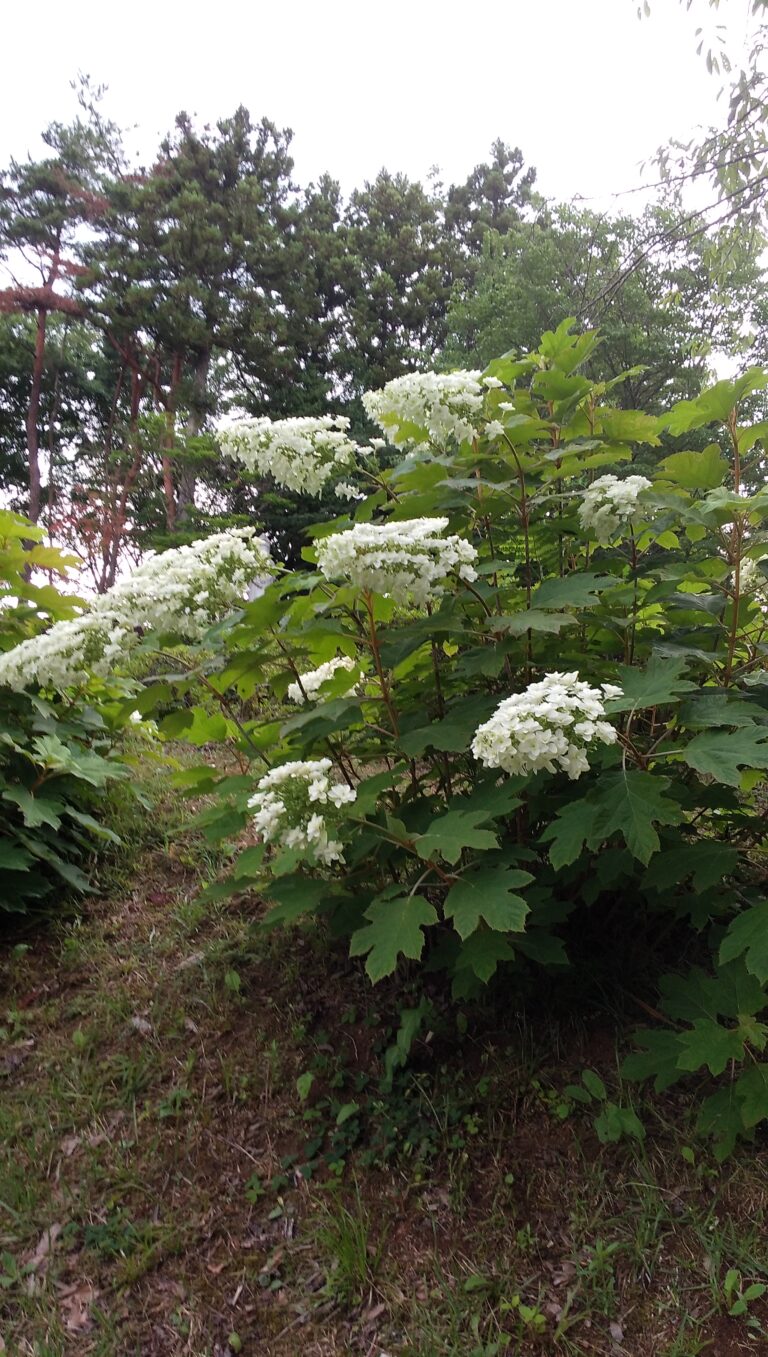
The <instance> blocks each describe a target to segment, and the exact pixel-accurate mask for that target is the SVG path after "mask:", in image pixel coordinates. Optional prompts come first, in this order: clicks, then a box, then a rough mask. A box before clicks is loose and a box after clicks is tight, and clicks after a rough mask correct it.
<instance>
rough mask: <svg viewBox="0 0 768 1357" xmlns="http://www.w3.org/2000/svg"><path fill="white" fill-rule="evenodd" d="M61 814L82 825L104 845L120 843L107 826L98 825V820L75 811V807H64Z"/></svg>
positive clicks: (116, 835) (117, 836) (82, 812)
mask: <svg viewBox="0 0 768 1357" xmlns="http://www.w3.org/2000/svg"><path fill="white" fill-rule="evenodd" d="M62 813H63V814H64V815H68V816H69V818H70V820H74V821H75V822H76V823H77V824H79V825H82V826H83V829H88V830H90V832H91V834H94V835H95V836H96V838H97V839H102V840H103V841H104V842H105V843H115V844H120V843H122V839H121V838H120V835H119V834H116V833H115V831H114V830H113V829H109V828H108V827H107V825H102V824H100V823H99V821H98V820H95V819H94V818H93V816H92V815H87V814H86V813H85V811H83V810H77V809H76V807H75V806H65V807H64V809H63V812H62Z"/></svg>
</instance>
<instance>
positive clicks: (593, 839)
mask: <svg viewBox="0 0 768 1357" xmlns="http://www.w3.org/2000/svg"><path fill="white" fill-rule="evenodd" d="M669 785H670V784H669V779H668V778H665V777H656V776H655V775H654V774H652V773H644V772H639V771H636V770H634V769H631V770H628V771H622V772H619V773H610V774H606V775H604V776H603V777H602V778H601V780H600V782H599V784H598V786H597V788H596V790H595V792H594V793H593V794H592V795H591V796H590V801H591V803H592V805H593V806H594V808H595V820H594V825H593V828H592V831H591V834H590V839H589V843H590V847H593V848H594V847H597V846H598V845H599V843H601V842H602V841H604V840H605V839H608V838H610V837H611V835H612V834H621V835H622V836H623V838H624V842H625V843H626V845H627V848H628V849H629V851H630V853H631V854H632V855H633V857H636V858H637V859H638V860H639V861H640V862H643V863H646V864H647V863H648V862H650V859H651V857H652V856H653V854H654V853H655V852H656V851H657V849H658V847H659V836H658V834H657V833H656V830H655V828H654V826H655V825H657V824H661V825H675V824H679V823H680V821H681V819H682V818H683V812H682V810H681V808H680V806H678V805H677V803H676V802H675V801H672V800H670V799H669V797H667V796H665V792H666V791H667V788H668V787H669Z"/></svg>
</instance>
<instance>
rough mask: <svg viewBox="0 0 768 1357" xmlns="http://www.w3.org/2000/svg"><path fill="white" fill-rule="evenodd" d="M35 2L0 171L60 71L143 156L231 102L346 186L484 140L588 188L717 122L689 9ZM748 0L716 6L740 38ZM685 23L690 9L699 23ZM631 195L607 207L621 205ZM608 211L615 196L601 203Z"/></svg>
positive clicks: (577, 2) (573, 186)
mask: <svg viewBox="0 0 768 1357" xmlns="http://www.w3.org/2000/svg"><path fill="white" fill-rule="evenodd" d="M638 2H639V0H483V3H471V2H470V0H462V3H457V0H269V3H265V0H241V2H240V3H238V0H214V3H211V0H205V3H203V2H202V0H133V3H131V4H129V5H120V6H117V5H114V4H110V3H107V2H106V0H64V3H62V0H55V2H54V0H37V3H35V4H34V5H29V4H17V3H8V4H7V5H6V6H5V7H4V9H5V12H4V14H3V45H4V49H5V51H4V57H5V60H4V62H3V76H2V81H1V82H0V165H2V164H4V163H7V160H8V157H9V156H10V155H15V156H16V157H17V158H22V157H23V156H25V155H26V153H27V152H28V151H31V152H32V153H36V152H37V151H38V149H39V140H38V133H39V131H40V129H41V128H42V127H43V126H44V125H45V124H46V123H47V122H48V121H50V120H52V119H54V118H56V119H60V120H62V121H68V120H69V118H70V116H71V114H72V112H73V110H74V97H73V96H72V95H71V93H70V90H69V86H68V82H69V80H70V79H72V78H73V77H74V76H75V75H76V73H77V72H78V70H81V71H85V72H87V73H88V74H90V75H91V76H92V77H93V79H94V80H95V81H100V82H104V83H106V84H108V85H109V94H108V96H107V104H106V112H107V113H108V114H109V115H110V116H111V117H112V118H113V119H114V120H115V121H116V122H118V123H120V124H121V125H123V126H134V125H135V128H136V130H135V131H134V132H133V133H132V134H131V135H130V136H129V138H128V144H129V145H131V146H134V147H135V148H136V149H137V151H138V152H139V155H140V157H142V158H143V159H145V160H146V159H148V158H149V157H150V156H151V153H152V151H153V149H154V147H155V146H156V144H157V141H158V139H159V137H160V135H161V134H162V133H164V132H165V131H166V130H168V128H169V127H170V126H171V124H172V121H173V116H174V114H175V113H176V112H177V111H178V110H179V109H180V108H185V109H186V110H187V111H188V112H190V113H194V114H197V115H198V117H199V119H200V120H201V121H203V122H205V121H213V120H215V119H216V118H217V117H222V116H225V115H226V114H228V113H230V112H231V111H232V110H233V109H234V108H235V107H236V106H237V104H239V103H244V104H246V105H247V107H248V108H249V109H250V111H251V114H252V116H253V118H254V120H257V119H258V118H260V117H261V116H262V115H266V116H268V117H270V118H272V119H273V120H274V121H275V122H276V123H278V125H280V126H289V127H292V128H293V131H294V134H295V135H294V141H293V147H292V149H293V155H294V159H295V162H296V168H295V176H296V178H298V180H299V182H302V183H305V182H307V181H308V180H309V179H311V178H313V177H316V176H317V175H319V174H320V173H322V171H324V170H328V171H330V173H331V174H332V175H333V176H334V177H335V178H338V179H339V180H340V181H341V184H342V188H343V189H344V190H345V191H349V190H350V189H351V188H353V187H354V186H355V185H357V184H362V182H363V181H364V180H365V179H370V178H372V177H373V176H375V174H376V173H377V172H378V170H379V169H380V168H381V167H382V166H383V165H386V166H387V168H389V169H391V170H393V171H394V170H402V171H404V172H405V173H407V174H408V175H410V176H411V177H414V178H418V177H424V176H425V175H426V174H427V172H428V171H429V169H430V168H431V167H432V166H433V165H438V166H439V167H440V170H441V177H442V178H443V179H444V180H445V181H447V182H451V181H454V180H460V179H463V178H464V177H465V176H466V175H467V173H468V172H469V171H470V170H471V169H472V167H473V166H474V165H475V164H477V163H478V162H479V161H480V160H482V159H484V158H485V156H486V155H487V153H488V150H489V148H490V144H491V142H492V141H493V140H494V138H496V137H501V138H503V139H504V140H505V141H508V142H510V143H511V144H512V145H518V146H520V148H521V150H522V152H523V155H524V157H525V161H526V164H529V165H530V164H533V165H535V166H536V168H537V170H538V186H539V188H540V189H541V190H542V191H543V192H545V193H546V194H547V195H549V196H552V197H556V198H560V199H569V198H571V197H573V196H574V195H576V194H580V195H581V196H583V197H584V198H588V199H592V198H598V199H600V203H599V205H600V206H602V207H606V206H609V205H610V204H609V202H608V195H611V194H613V193H616V192H618V191H621V190H625V189H628V188H631V187H633V186H635V185H637V184H638V183H639V182H640V174H639V169H638V165H639V162H640V161H641V160H643V159H645V158H647V157H648V156H649V155H650V154H652V153H653V151H654V150H655V149H656V147H657V146H658V145H659V144H660V143H662V142H664V141H666V140H668V138H669V137H671V136H675V135H676V136H679V137H683V138H686V137H687V136H689V135H690V134H691V132H692V131H693V130H694V128H695V127H696V126H697V125H698V124H702V123H703V124H709V123H711V122H715V121H720V120H721V119H722V117H723V109H722V107H721V106H720V105H718V104H717V102H716V95H717V89H718V83H719V82H718V80H717V79H716V78H713V77H710V76H708V75H707V72H706V68H705V65H704V62H703V60H702V59H701V58H700V57H698V56H697V55H696V50H695V49H696V42H695V37H694V33H695V29H696V26H697V23H699V22H701V21H702V18H703V19H704V21H705V22H707V23H708V24H709V25H710V26H711V23H712V21H711V20H710V19H709V17H708V11H707V7H706V5H705V4H704V0H697V3H698V5H699V8H698V10H697V11H695V12H694V13H693V14H689V13H687V12H686V10H685V8H684V6H683V5H681V4H679V3H678V0H652V14H651V18H650V19H643V20H642V22H641V21H640V20H639V19H638V18H637V5H638ZM747 13H748V0H721V7H720V12H719V19H720V21H722V20H723V19H726V20H727V21H728V26H729V29H730V30H731V31H732V34H733V37H734V38H735V39H736V41H737V42H738V41H739V39H740V38H741V36H742V35H743V33H744V28H745V23H746V16H747ZM697 16H698V17H697ZM631 202H632V200H631V199H630V200H629V202H628V203H626V204H624V206H627V207H628V206H629V205H630V204H631ZM616 206H617V207H618V206H619V204H616Z"/></svg>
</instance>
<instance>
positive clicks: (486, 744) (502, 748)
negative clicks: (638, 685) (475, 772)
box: [472, 673, 621, 780]
mask: <svg viewBox="0 0 768 1357" xmlns="http://www.w3.org/2000/svg"><path fill="white" fill-rule="evenodd" d="M620 696H621V688H617V687H616V685H615V684H612V683H603V684H601V687H600V688H591V687H590V686H589V684H588V683H584V682H582V681H581V679H580V678H579V676H578V674H576V673H573V674H547V675H546V676H545V677H544V678H543V679H542V680H541V682H540V683H532V684H531V685H530V687H528V688H526V689H525V691H524V692H522V693H515V694H513V696H512V697H508V698H506V700H505V701H504V702H502V703H501V704H500V705H499V706H498V707H497V708H496V711H495V712H494V713H493V716H492V717H491V718H490V720H489V721H486V722H485V724H484V725H482V726H479V727H478V729H477V731H476V732H475V737H474V739H473V741H472V753H473V754H474V756H475V758H476V759H478V760H479V761H480V763H484V764H485V765H486V766H487V767H488V768H502V769H503V770H504V772H505V773H512V774H527V773H537V772H539V770H540V769H542V768H545V769H546V770H547V771H548V772H550V773H554V772H556V771H557V769H558V768H560V769H562V771H563V772H564V773H567V774H568V776H569V777H570V778H572V779H574V780H575V779H576V778H579V777H581V774H582V773H586V772H587V771H588V769H589V761H588V759H587V753H586V751H587V750H588V749H589V748H590V747H591V746H593V745H596V744H614V743H615V740H616V731H615V730H614V728H613V726H612V725H610V724H609V722H608V721H606V720H605V703H606V701H608V700H609V699H610V698H612V697H620Z"/></svg>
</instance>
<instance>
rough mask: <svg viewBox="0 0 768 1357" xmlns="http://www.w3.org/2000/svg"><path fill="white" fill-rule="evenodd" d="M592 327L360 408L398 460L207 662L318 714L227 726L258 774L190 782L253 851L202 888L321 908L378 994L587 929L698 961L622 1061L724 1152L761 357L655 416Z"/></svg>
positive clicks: (523, 956)
mask: <svg viewBox="0 0 768 1357" xmlns="http://www.w3.org/2000/svg"><path fill="white" fill-rule="evenodd" d="M596 342H598V341H597V337H596V336H595V335H592V334H574V333H573V327H572V325H571V324H570V323H568V322H566V323H564V324H563V325H562V326H561V327H560V328H559V329H558V330H557V331H554V332H552V333H549V334H547V335H545V336H544V338H543V340H542V343H541V346H540V348H539V350H538V351H537V352H536V353H532V354H525V355H517V354H507V355H504V356H502V357H501V358H499V359H497V360H495V361H494V362H492V363H491V364H490V365H489V367H488V369H487V370H486V371H485V372H484V373H475V372H471V373H458V374H457V373H454V374H449V375H445V374H434V373H433V374H419V375H418V376H409V377H407V378H400V379H397V381H396V382H392V383H389V385H388V386H387V387H385V388H384V389H383V391H380V392H375V393H372V394H371V395H370V396H369V397H368V398H367V400H366V408H367V410H368V413H369V415H370V416H371V417H372V418H373V419H374V420H376V421H377V422H378V423H379V425H380V429H381V433H382V436H383V438H384V440H386V442H388V443H389V444H390V445H392V446H394V447H396V448H397V449H398V450H399V451H400V453H401V454H402V458H401V461H400V462H399V463H398V464H397V465H396V466H394V467H391V468H389V469H387V470H377V469H376V462H375V457H374V456H372V453H374V454H375V452H376V448H375V447H374V442H375V440H372V442H371V448H370V449H365V450H361V451H359V452H354V453H353V452H350V454H349V457H350V460H349V462H348V463H347V465H346V471H347V473H348V475H349V477H350V479H351V480H353V481H356V478H358V473H359V476H360V477H362V479H363V480H364V481H365V483H366V484H367V485H368V486H369V493H368V494H367V495H366V497H365V499H363V500H360V501H356V500H349V501H347V502H346V505H345V509H344V511H343V512H342V514H341V516H340V517H339V518H338V519H336V520H335V521H334V522H332V523H328V524H318V525H317V526H316V528H315V530H314V534H313V541H312V542H311V544H310V545H309V546H308V547H307V550H306V553H305V554H306V560H307V569H306V571H304V572H301V571H294V572H282V573H281V572H280V571H279V569H277V568H275V578H274V580H273V582H272V583H271V584H270V585H269V586H268V587H267V588H266V590H265V591H264V593H263V595H262V596H261V597H260V598H258V599H256V600H254V601H253V602H250V603H247V604H245V605H244V606H243V607H242V608H240V609H238V611H237V613H236V614H235V615H234V616H232V617H231V618H230V619H229V622H228V623H227V625H226V627H224V628H218V629H217V631H216V632H215V634H209V636H208V637H207V638H206V645H207V647H208V653H207V657H206V658H201V661H200V669H201V673H203V675H204V677H205V678H206V682H207V683H208V685H209V686H210V687H213V688H214V689H215V690H216V691H218V692H220V693H221V695H222V701H223V702H224V703H225V713H226V712H227V711H228V707H227V705H226V704H231V701H232V695H233V694H235V695H237V696H238V697H239V698H242V699H244V700H247V699H248V698H249V697H258V696H259V695H260V694H263V693H264V692H265V691H270V692H271V695H272V697H273V698H276V699H278V701H282V699H283V698H284V697H285V695H286V693H287V692H288V691H289V690H290V697H291V699H293V701H294V702H295V701H296V700H297V694H298V695H299V696H300V697H301V698H302V699H303V700H301V701H300V702H299V704H298V706H299V709H298V710H296V708H295V707H292V708H290V709H289V710H288V712H287V714H286V715H285V716H284V717H283V718H277V719H276V718H275V714H274V702H272V705H271V708H270V711H269V713H267V714H265V717H264V718H261V717H260V716H259V714H258V713H255V714H253V713H252V714H251V715H250V716H249V717H248V718H247V719H244V720H239V721H238V722H234V721H232V720H230V719H227V720H226V721H225V722H224V725H225V727H226V730H227V734H228V737H229V738H231V740H232V743H233V744H234V745H235V747H236V749H237V752H238V757H239V758H240V759H241V761H242V766H243V768H244V776H243V777H242V778H240V779H235V780H234V782H233V780H232V779H231V778H226V777H222V776H221V775H220V774H218V773H217V772H216V770H215V769H212V768H209V767H207V766H201V768H200V769H199V772H198V773H197V774H189V773H186V774H185V779H186V781H187V783H188V784H189V785H192V787H193V790H196V791H200V790H202V789H204V790H206V791H211V792H213V793H214V794H216V793H217V792H218V799H217V800H216V801H215V802H214V804H213V805H212V806H211V808H210V809H209V810H208V811H206V812H205V815H204V822H205V828H206V832H207V833H208V834H210V836H211V837H212V838H216V837H217V836H218V837H224V838H229V839H232V838H233V837H234V836H236V835H237V834H238V832H239V831H241V830H243V831H246V832H247V833H248V834H249V835H250V836H251V838H254V837H255V838H256V840H257V843H256V844H255V845H252V846H251V847H249V848H248V849H247V850H246V854H247V856H246V855H243V856H242V857H241V858H240V859H239V860H238V861H237V862H236V863H235V866H234V870H233V872H232V875H231V877H230V878H229V879H225V880H223V881H220V882H218V883H216V884H215V885H213V886H212V887H211V893H213V894H220V895H226V894H227V893H236V892H239V891H244V890H247V889H253V890H254V891H256V892H258V893H259V894H260V895H261V897H263V898H264V899H265V900H266V901H267V902H268V906H269V908H268V913H267V916H266V919H265V923H266V924H268V925H270V926H271V925H274V924H277V923H292V922H295V921H296V920H299V919H308V918H311V917H312V916H313V915H317V916H319V917H320V918H322V920H323V921H324V925H323V926H325V925H326V924H328V925H330V929H331V931H332V933H333V934H334V935H335V936H340V935H347V936H348V937H349V945H350V950H351V952H352V954H353V955H356V956H363V957H365V958H366V961H365V964H366V967H367V970H368V972H369V975H370V976H371V979H372V980H374V981H378V980H379V979H381V978H382V977H384V976H387V975H393V974H394V973H395V972H397V971H399V970H409V969H410V970H411V971H413V970H414V968H416V967H417V966H419V965H423V966H427V967H428V968H429V970H430V972H431V973H433V974H438V973H441V972H442V973H444V974H445V975H446V977H447V978H448V980H449V983H450V986H451V988H452V990H453V992H454V994H455V995H457V996H460V997H466V996H470V995H472V994H473V993H475V992H477V991H478V990H479V989H480V988H481V987H482V986H483V985H485V984H487V983H488V982H489V981H491V980H492V979H493V978H494V976H497V975H499V974H503V975H504V980H505V985H506V989H507V992H509V991H510V988H511V987H512V986H514V984H515V983H516V982H518V981H519V982H520V983H522V981H523V978H524V977H526V976H529V975H530V974H531V973H532V972H533V973H534V974H535V973H536V972H537V970H541V969H542V968H543V969H544V970H547V971H552V972H553V973H554V974H557V972H558V970H559V969H560V968H562V967H564V966H567V965H571V966H573V965H579V964H580V961H581V956H582V950H581V949H582V948H583V945H584V938H585V935H588V936H589V937H591V938H593V939H594V938H597V939H598V940H599V941H598V943H597V944H596V945H598V946H602V947H604V948H611V949H615V948H617V947H618V946H619V945H620V944H621V945H624V946H626V945H627V940H630V941H633V940H635V939H642V943H643V946H644V947H648V948H650V949H651V951H653V948H654V946H657V945H658V957H659V963H660V964H662V965H663V964H666V965H668V966H669V965H670V964H671V961H674V960H675V959H679V958H684V957H685V958H690V959H691V961H694V962H695V965H693V966H691V964H690V963H688V964H687V968H686V965H685V964H683V963H682V962H680V964H678V966H677V967H676V968H674V969H672V970H671V971H670V973H669V974H668V975H666V976H664V977H662V978H660V980H659V983H658V985H657V986H650V985H649V987H648V991H647V994H645V995H644V996H640V997H641V998H642V999H643V1003H644V1005H645V1008H646V1011H648V1010H651V1011H654V1012H656V1013H658V1014H659V1015H660V1018H663V1022H662V1021H659V1022H658V1024H657V1025H655V1026H648V1027H647V1029H644V1030H643V1031H642V1032H641V1033H639V1034H638V1041H637V1047H638V1049H637V1051H636V1052H635V1053H634V1054H633V1055H631V1056H630V1057H629V1059H628V1061H627V1066H626V1070H627V1073H628V1075H631V1076H632V1077H637V1078H646V1077H648V1078H653V1079H654V1080H655V1083H656V1086H657V1087H658V1088H664V1087H667V1086H668V1085H670V1084H672V1083H674V1082H675V1081H678V1080H684V1079H686V1080H691V1079H694V1080H695V1081H697V1083H698V1086H699V1088H700V1093H701V1111H700V1118H699V1125H700V1129H701V1130H702V1132H704V1133H707V1134H711V1135H712V1136H713V1138H714V1140H715V1143H716V1146H717V1150H718V1153H719V1154H726V1153H727V1152H728V1151H729V1149H730V1148H731V1147H732V1145H733V1143H734V1141H735V1139H736V1137H737V1136H739V1135H743V1136H751V1135H753V1134H754V1130H755V1127H756V1126H758V1125H759V1124H760V1123H761V1122H762V1121H764V1120H765V1119H766V1118H768V1059H765V1058H764V1056H765V1050H766V1046H768V1021H767V1018H766V1015H767V1014H768V989H767V988H766V986H767V985H768V941H766V940H768V899H766V897H765V892H764V889H763V884H762V873H761V869H760V860H761V859H760V849H761V845H762V843H763V839H764V826H763V817H762V807H763V804H764V801H763V797H764V782H765V776H766V772H765V770H766V769H768V679H767V678H766V668H765V659H766V655H767V654H768V650H767V648H766V640H767V633H766V627H767V625H768V624H767V622H766V603H765V597H766V587H767V586H766V585H764V584H763V581H764V580H765V581H768V566H766V559H767V558H768V489H766V488H765V484H764V470H763V464H764V451H763V449H764V439H765V437H766V431H768V421H767V420H766V418H765V414H764V411H763V404H764V396H763V393H764V391H765V389H766V386H768V374H766V373H764V372H762V371H760V370H757V369H750V370H749V371H747V372H746V373H744V374H743V376H741V377H739V378H738V379H736V380H735V381H723V382H718V383H717V384H716V385H714V386H713V387H711V388H710V389H708V390H706V391H705V392H703V394H702V395H701V396H700V397H699V398H698V399H697V400H694V401H685V402H681V403H679V404H677V405H675V406H673V407H672V408H671V409H670V410H669V411H668V412H667V413H666V414H665V415H664V416H662V417H661V418H657V417H656V416H651V415H648V414H645V413H643V412H639V411H633V410H627V409H623V408H621V406H620V404H619V391H620V385H618V384H617V383H612V384H610V385H609V386H605V385H600V384H596V383H594V382H592V381H590V380H589V379H588V378H587V377H586V376H585V375H584V374H583V366H584V363H585V360H586V359H587V358H588V357H589V354H590V353H591V351H592V349H593V348H594V345H595V344H596ZM337 431H338V430H337ZM342 432H343V431H342ZM283 451H285V449H283ZM295 455H296V458H297V459H298V460H297V467H299V468H300V467H301V466H302V464H305V463H306V459H307V457H308V455H309V454H308V453H307V451H306V448H304V447H302V448H300V449H298V450H297V451H296V454H295ZM286 457H287V458H288V461H289V462H290V454H289V453H286ZM355 459H357V462H356V460H355ZM337 469H338V468H336V469H334V472H333V475H334V476H335V475H336V470H337ZM305 470H306V466H305ZM641 473H642V474H641ZM271 474H272V475H273V476H274V477H275V478H276V479H277V480H278V483H283V484H286V485H287V484H290V481H289V477H293V476H294V470H292V469H291V468H290V466H288V467H287V468H285V467H282V465H278V462H277V459H275V458H273V459H272V463H271ZM281 477H282V478H283V479H282V481H281V480H280V478H281ZM340 661H342V662H340ZM348 662H349V663H348ZM318 674H319V675H322V677H321V678H319V679H318V680H317V681H315V680H314V679H312V678H311V677H310V676H312V675H315V676H316V675H318ZM358 674H361V675H363V676H364V681H355V682H354V683H353V682H351V680H352V678H353V677H354V676H356V675H358ZM305 680H306V682H305ZM166 696H167V694H166ZM151 700H152V698H151V692H150V693H148V694H146V704H145V706H146V709H149V707H150V705H151ZM184 719H187V717H186V716H185V717H184ZM166 721H167V718H166ZM171 723H172V724H171V726H166V728H167V729H172V730H173V732H174V733H179V731H180V730H181V729H182V726H183V722H182V719H181V715H179V719H178V720H177V719H176V714H174V716H173V717H172V718H171ZM162 724H163V723H161V726H162ZM662 939H663V940H665V941H664V945H663V947H662V945H661V940H662ZM657 940H658V943H657ZM616 955H617V954H616ZM616 955H614V954H613V953H611V954H610V955H606V957H605V958H604V960H605V962H606V964H607V965H609V966H611V967H612V968H613V969H614V970H615V968H616V965H617V959H616ZM665 958H666V961H665ZM723 1076H725V1077H723Z"/></svg>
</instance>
